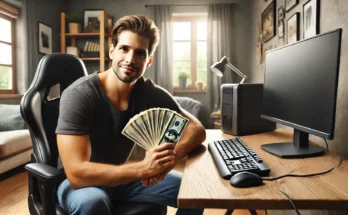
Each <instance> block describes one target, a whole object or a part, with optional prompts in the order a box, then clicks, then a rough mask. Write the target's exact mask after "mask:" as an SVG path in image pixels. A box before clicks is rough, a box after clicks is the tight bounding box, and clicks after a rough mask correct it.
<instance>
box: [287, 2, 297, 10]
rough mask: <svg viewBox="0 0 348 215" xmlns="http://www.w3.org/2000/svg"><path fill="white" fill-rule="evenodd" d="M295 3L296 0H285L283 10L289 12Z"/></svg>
mask: <svg viewBox="0 0 348 215" xmlns="http://www.w3.org/2000/svg"><path fill="white" fill-rule="evenodd" d="M297 4H298V0H285V10H286V12H289V11H290V10H291V9H292V8H294V7H295V6H296V5H297Z"/></svg>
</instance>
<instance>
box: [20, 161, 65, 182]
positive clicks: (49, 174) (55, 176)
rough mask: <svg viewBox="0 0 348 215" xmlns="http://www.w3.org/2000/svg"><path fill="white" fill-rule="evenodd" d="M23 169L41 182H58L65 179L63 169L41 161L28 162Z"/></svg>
mask: <svg viewBox="0 0 348 215" xmlns="http://www.w3.org/2000/svg"><path fill="white" fill-rule="evenodd" d="M25 169H26V170H27V171H28V173H29V174H31V175H32V176H34V177H35V178H36V179H38V180H40V181H42V182H53V183H60V182H61V181H62V180H63V179H65V173H64V170H63V169H57V168H55V167H52V166H49V165H47V164H42V163H29V164H27V165H25Z"/></svg>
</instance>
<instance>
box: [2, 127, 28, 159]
mask: <svg viewBox="0 0 348 215" xmlns="http://www.w3.org/2000/svg"><path fill="white" fill-rule="evenodd" d="M31 148H32V145H31V139H30V134H29V130H28V129H23V130H16V131H2V132H0V160H1V159H3V158H6V157H9V156H12V155H15V154H18V153H21V152H24V151H26V150H28V149H31Z"/></svg>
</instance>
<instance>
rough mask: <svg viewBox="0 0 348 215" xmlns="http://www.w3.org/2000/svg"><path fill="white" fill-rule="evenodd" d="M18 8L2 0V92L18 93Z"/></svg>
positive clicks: (0, 85) (0, 76) (0, 75)
mask: <svg viewBox="0 0 348 215" xmlns="http://www.w3.org/2000/svg"><path fill="white" fill-rule="evenodd" d="M17 15H18V10H17V9H16V8H13V7H12V6H9V5H7V4H5V3H1V2H0V29H1V34H0V94H14V93H16V59H15V50H16V49H15V44H16V43H15V38H16V37H15V36H16V35H15V33H16V32H15V28H16V26H15V23H16V18H17Z"/></svg>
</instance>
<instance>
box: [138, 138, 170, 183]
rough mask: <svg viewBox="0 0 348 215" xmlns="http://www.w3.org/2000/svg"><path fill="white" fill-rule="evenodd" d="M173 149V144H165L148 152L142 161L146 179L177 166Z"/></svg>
mask: <svg viewBox="0 0 348 215" xmlns="http://www.w3.org/2000/svg"><path fill="white" fill-rule="evenodd" d="M173 148H174V144H173V143H164V144H161V145H159V146H156V147H155V148H152V149H150V150H148V151H147V152H146V155H145V158H144V160H142V163H143V165H144V172H143V175H144V177H145V178H148V177H151V176H154V175H157V174H159V173H161V172H163V171H164V170H166V169H167V168H168V167H170V166H173V165H174V164H175V156H174V154H175V152H174V150H173Z"/></svg>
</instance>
